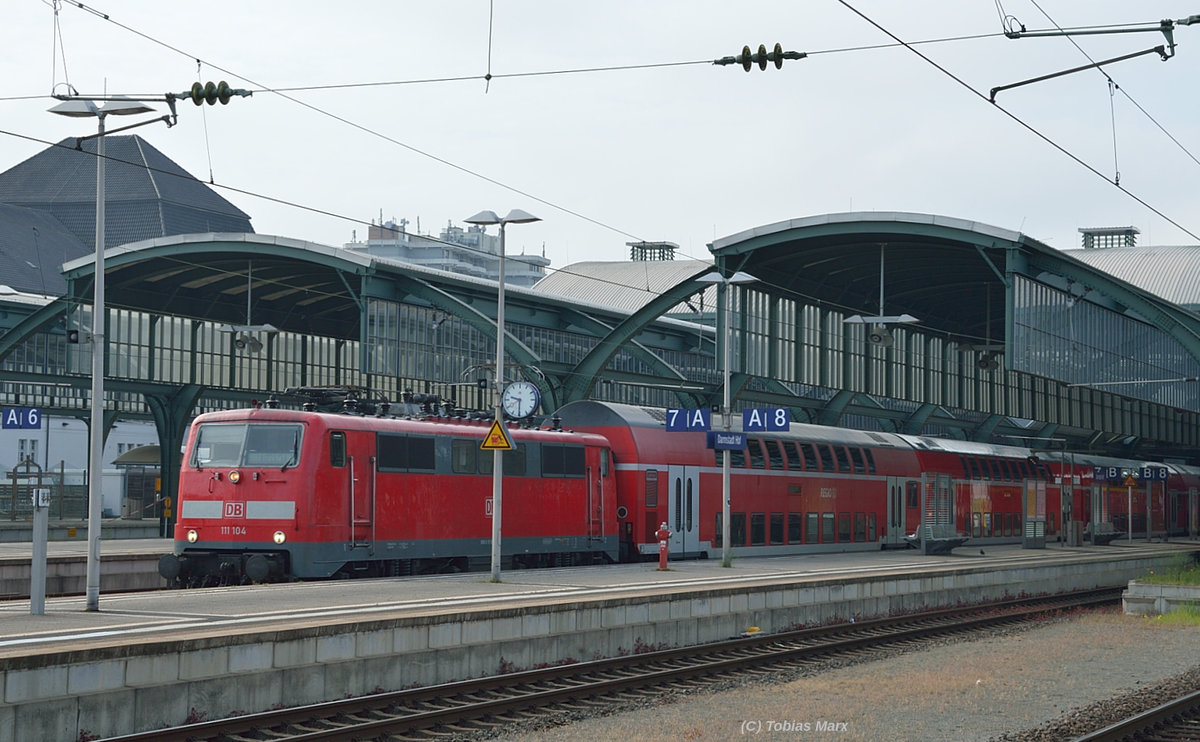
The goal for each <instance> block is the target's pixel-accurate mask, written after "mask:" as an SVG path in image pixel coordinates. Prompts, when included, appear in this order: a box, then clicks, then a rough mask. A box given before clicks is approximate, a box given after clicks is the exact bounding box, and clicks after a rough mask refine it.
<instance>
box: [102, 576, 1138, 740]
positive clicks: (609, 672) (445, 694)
mask: <svg viewBox="0 0 1200 742" xmlns="http://www.w3.org/2000/svg"><path fill="white" fill-rule="evenodd" d="M1119 599H1120V590H1119V589H1105V590H1095V591H1087V592H1081V593H1070V594H1066V595H1061V596H1054V597H1047V598H1036V599H1023V600H1011V601H1004V602H1001V603H990V604H985V605H981V606H973V607H970V608H956V609H949V610H941V611H933V612H927V613H920V614H913V615H910V616H901V617H892V618H884V619H876V620H871V621H860V622H850V623H843V624H837V625H834V626H824V627H817V628H808V629H800V630H795V631H788V632H783V633H779V634H771V635H763V634H750V635H744V636H742V637H739V638H735V639H730V640H727V641H723V642H718V643H715V644H707V645H702V646H694V647H685V648H681V649H665V650H660V651H649V652H644V653H638V654H633V655H627V656H623V657H615V658H611V659H605V660H596V661H592V662H583V663H576V664H570V665H560V666H555V667H549V668H540V669H536V670H527V671H522V672H514V673H508V674H503V675H496V676H492V677H487V678H481V679H477V680H467V681H460V682H455V683H446V684H442V685H436V686H430V687H425V688H417V689H412V690H404V691H394V692H388V693H379V694H374V695H370V696H364V697H359V698H351V699H345V700H339V701H330V702H326V703H319V704H313V705H308V706H301V707H295V708H287V709H279V710H274V711H267V712H262V713H256V714H249V715H245V716H239V717H234V718H231V719H222V720H217V721H209V722H200V723H195V724H187V725H184V726H179V727H172V728H169V729H157V730H153V731H149V732H142V733H138V734H130V735H124V736H121V737H112V738H109V742H149V741H150V740H154V741H155V742H188V741H192V742H203V741H205V740H211V741H212V742H218V741H219V742H243V741H244V742H250V741H251V740H289V741H291V742H299V741H303V742H316V741H318V740H321V741H324V742H332V741H337V742H341V741H345V740H421V739H431V738H437V737H442V738H444V737H446V736H448V735H450V736H452V735H454V734H461V735H464V736H465V735H469V734H471V733H478V732H480V731H482V730H485V729H488V728H491V727H497V726H506V725H508V724H511V723H512V722H514V721H517V720H528V719H529V718H530V717H532V716H541V715H544V716H546V718H547V721H550V720H551V718H553V717H555V716H559V715H561V714H564V713H569V712H578V711H589V712H595V711H597V710H601V709H606V708H613V707H617V706H620V705H622V704H624V703H626V702H628V701H629V700H630V699H635V698H636V699H644V698H645V697H647V696H654V695H659V694H663V693H665V692H669V691H673V690H679V689H681V688H688V689H694V688H696V687H698V686H699V687H702V686H705V685H708V684H712V683H715V682H719V681H721V680H724V679H728V678H730V677H733V676H735V675H737V674H742V673H752V674H762V673H770V672H775V671H778V670H780V669H784V668H786V667H795V666H803V665H805V664H815V663H818V662H824V661H828V660H830V659H834V658H838V657H862V656H866V655H869V654H870V653H872V652H876V651H880V650H881V649H891V648H895V647H897V646H906V645H912V644H915V643H920V642H925V641H928V640H930V639H934V638H944V637H948V636H959V635H964V634H969V633H972V632H979V631H992V630H995V629H996V628H1002V627H1006V626H1014V625H1018V624H1020V623H1025V622H1028V621H1031V620H1036V619H1037V618H1038V617H1041V616H1044V615H1045V614H1047V613H1050V612H1055V611H1061V610H1068V609H1072V608H1078V607H1091V606H1096V605H1107V604H1111V603H1113V602H1115V601H1118V600H1119Z"/></svg>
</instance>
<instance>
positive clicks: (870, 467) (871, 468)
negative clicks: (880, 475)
mask: <svg viewBox="0 0 1200 742" xmlns="http://www.w3.org/2000/svg"><path fill="white" fill-rule="evenodd" d="M863 456H864V457H865V458H866V459H867V474H874V473H875V454H873V453H871V449H869V448H864V449H863Z"/></svg>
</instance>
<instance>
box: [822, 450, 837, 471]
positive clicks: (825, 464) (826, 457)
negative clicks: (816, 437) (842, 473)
mask: <svg viewBox="0 0 1200 742" xmlns="http://www.w3.org/2000/svg"><path fill="white" fill-rule="evenodd" d="M817 453H819V454H821V471H837V469H836V468H835V467H834V466H833V449H831V448H830V447H829V446H817Z"/></svg>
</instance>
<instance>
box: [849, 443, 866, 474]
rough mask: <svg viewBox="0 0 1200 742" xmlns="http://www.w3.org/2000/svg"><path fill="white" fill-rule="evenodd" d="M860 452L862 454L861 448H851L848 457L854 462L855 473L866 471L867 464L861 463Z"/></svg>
mask: <svg viewBox="0 0 1200 742" xmlns="http://www.w3.org/2000/svg"><path fill="white" fill-rule="evenodd" d="M862 454H863V452H862V449H861V448H851V449H850V459H851V460H852V461H853V462H854V473H855V474H866V473H867V465H866V464H864V463H863V456H862Z"/></svg>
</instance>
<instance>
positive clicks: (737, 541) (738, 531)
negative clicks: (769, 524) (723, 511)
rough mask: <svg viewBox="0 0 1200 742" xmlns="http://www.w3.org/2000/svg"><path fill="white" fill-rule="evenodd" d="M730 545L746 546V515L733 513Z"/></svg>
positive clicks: (730, 524)
mask: <svg viewBox="0 0 1200 742" xmlns="http://www.w3.org/2000/svg"><path fill="white" fill-rule="evenodd" d="M729 544H730V545H731V546H745V545H746V514H745V513H733V514H732V517H731V518H730V519H729Z"/></svg>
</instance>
